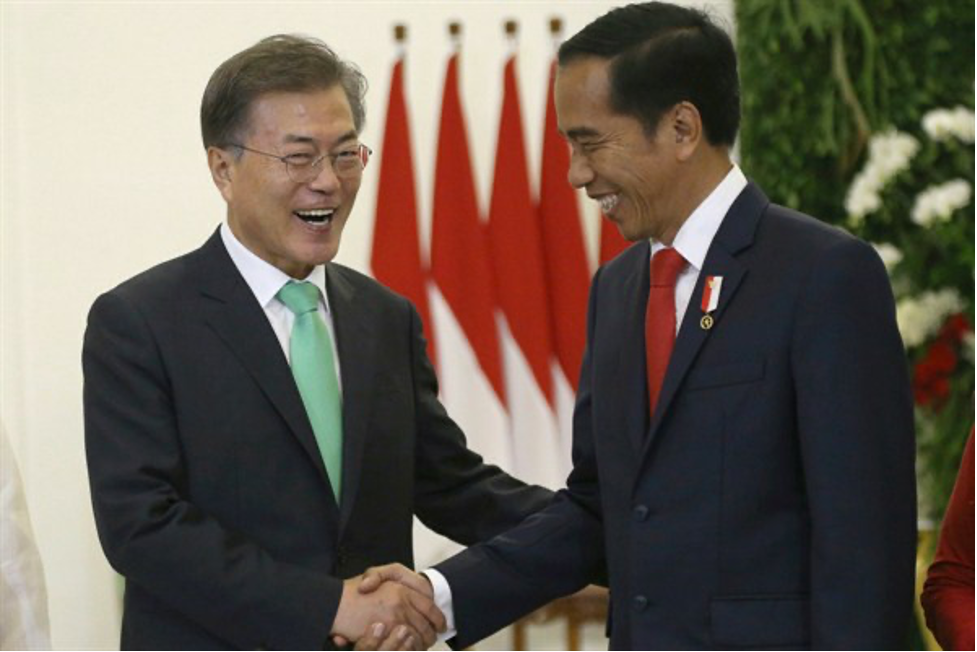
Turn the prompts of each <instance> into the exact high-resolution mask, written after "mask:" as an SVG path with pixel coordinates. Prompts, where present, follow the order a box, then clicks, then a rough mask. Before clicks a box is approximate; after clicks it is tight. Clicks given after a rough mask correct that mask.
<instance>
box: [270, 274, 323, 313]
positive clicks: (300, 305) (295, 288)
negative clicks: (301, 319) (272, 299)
mask: <svg viewBox="0 0 977 652" xmlns="http://www.w3.org/2000/svg"><path fill="white" fill-rule="evenodd" d="M278 299H279V301H281V302H282V303H284V304H285V305H286V306H287V307H288V309H289V310H291V311H292V312H294V313H295V316H296V317H297V316H299V315H304V314H305V313H307V312H312V311H313V310H317V309H318V308H319V288H317V287H316V286H314V285H313V284H311V283H309V282H308V281H302V282H296V281H289V282H288V283H286V284H285V285H283V286H282V289H281V290H279V291H278Z"/></svg>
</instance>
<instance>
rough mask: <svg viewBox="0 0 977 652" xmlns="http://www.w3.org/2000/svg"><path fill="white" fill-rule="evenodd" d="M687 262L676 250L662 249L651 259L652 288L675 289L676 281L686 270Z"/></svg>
mask: <svg viewBox="0 0 977 652" xmlns="http://www.w3.org/2000/svg"><path fill="white" fill-rule="evenodd" d="M685 265H686V262H685V259H684V258H682V254H680V253H679V252H678V251H676V250H675V249H672V248H671V247H669V248H668V249H662V250H660V251H659V252H658V253H656V254H655V255H654V256H652V257H651V285H652V287H674V286H675V279H677V278H678V275H679V273H680V272H681V271H682V269H684V268H685Z"/></svg>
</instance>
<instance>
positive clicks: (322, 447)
mask: <svg viewBox="0 0 977 652" xmlns="http://www.w3.org/2000/svg"><path fill="white" fill-rule="evenodd" d="M278 299H279V300H280V301H281V302H282V303H284V304H285V305H286V306H287V307H288V309H289V310H291V311H292V312H293V313H295V323H294V324H293V325H292V336H291V339H290V342H289V354H290V357H291V360H292V375H293V376H294V377H295V384H296V385H298V388H299V393H300V394H301V395H302V402H303V403H304V404H305V411H306V413H307V414H308V415H309V422H310V423H311V424H312V431H313V432H314V433H315V440H316V443H317V444H318V445H319V453H320V454H321V455H322V461H323V462H325V464H326V471H327V472H328V473H329V483H330V484H331V485H332V491H333V494H334V495H335V496H336V502H337V503H338V502H339V488H340V487H341V486H342V471H343V412H342V410H343V408H342V404H341V402H340V399H339V382H338V380H337V378H336V365H335V362H334V361H333V354H332V340H331V339H330V338H329V330H328V329H327V328H326V325H325V323H323V321H322V319H321V318H320V317H319V289H318V288H317V287H316V286H314V285H313V284H311V283H308V282H302V283H296V282H295V281H289V282H288V283H286V284H285V285H284V286H282V289H281V290H279V291H278Z"/></svg>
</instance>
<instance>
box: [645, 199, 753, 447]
mask: <svg viewBox="0 0 977 652" xmlns="http://www.w3.org/2000/svg"><path fill="white" fill-rule="evenodd" d="M769 203H770V201H769V200H768V199H767V198H766V196H764V194H763V192H761V191H760V189H759V188H757V187H756V186H755V185H754V184H752V183H750V184H748V185H747V186H746V188H744V189H743V192H741V193H740V196H739V197H737V199H736V201H735V202H733V205H732V206H731V207H730V209H729V212H728V213H727V214H726V217H725V218H724V219H723V223H722V225H721V226H720V227H719V231H718V232H717V233H716V236H715V238H713V241H712V244H711V245H710V246H709V252H708V253H707V254H706V260H705V262H704V263H703V265H702V270H701V271H700V272H699V278H698V279H697V280H696V285H695V290H694V291H693V293H692V298H691V299H690V300H689V306H688V308H686V310H685V317H684V318H683V319H682V326H681V328H680V329H679V332H678V336H677V338H676V340H675V348H674V349H673V350H672V357H671V359H670V360H669V363H668V369H667V370H666V372H665V379H664V382H663V383H662V389H661V393H660V394H659V397H658V405H657V407H656V409H655V414H654V416H653V418H652V421H651V426H650V427H649V430H648V436H647V437H646V438H645V440H644V449H643V453H644V454H647V453H648V451H649V450H650V448H651V446H652V442H653V441H654V439H655V437H656V436H657V433H658V430H659V429H660V428H661V425H662V423H663V422H664V421H665V419H666V418H667V415H668V411H669V409H670V408H671V405H672V403H673V402H674V400H675V398H676V395H677V394H678V391H679V389H680V388H681V386H682V381H683V380H684V379H685V377H686V375H688V373H689V370H690V369H691V367H692V365H693V363H694V362H695V359H696V357H697V356H698V354H699V351H700V350H701V349H702V346H703V344H705V342H706V341H707V340H708V339H709V336H710V335H711V334H712V333H713V332H714V331H716V330H717V329H720V328H722V327H723V314H724V313H725V312H726V308H727V307H728V306H729V304H730V303H732V302H733V300H734V298H735V295H736V290H737V289H738V288H739V286H740V283H741V282H742V281H743V278H744V277H745V276H746V273H747V268H746V267H745V266H744V265H743V264H742V263H741V262H739V261H738V260H737V259H736V255H737V254H739V253H740V252H741V251H742V250H744V249H746V248H748V247H749V246H750V245H751V244H753V236H754V233H755V232H756V226H757V223H758V221H759V219H760V215H761V214H762V213H763V210H764V209H765V208H766V206H767V204H769ZM707 276H722V277H723V286H722V292H721V293H720V297H719V305H718V306H717V308H716V310H715V311H714V312H713V313H712V315H713V319H714V325H713V327H712V328H711V329H709V330H706V329H703V328H702V327H701V326H700V324H699V322H700V319H701V318H702V315H703V313H702V308H701V305H702V292H703V287H704V285H705V279H706V277H707ZM642 341H644V339H643V338H642ZM645 405H647V402H646V403H645Z"/></svg>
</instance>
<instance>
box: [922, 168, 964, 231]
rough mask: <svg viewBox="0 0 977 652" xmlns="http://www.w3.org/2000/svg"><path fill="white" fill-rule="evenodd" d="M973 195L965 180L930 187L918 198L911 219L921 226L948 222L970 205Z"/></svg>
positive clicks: (955, 180) (954, 180)
mask: <svg viewBox="0 0 977 652" xmlns="http://www.w3.org/2000/svg"><path fill="white" fill-rule="evenodd" d="M971 194H972V189H971V187H970V184H969V183H968V182H967V181H965V180H964V179H953V180H952V181H947V182H946V183H942V184H939V185H935V186H930V187H929V188H927V189H926V190H924V191H923V192H921V193H919V195H917V196H916V201H915V202H913V208H912V212H911V213H910V217H912V220H913V222H915V223H916V224H919V225H920V226H930V225H932V224H933V223H934V222H936V221H940V222H946V221H947V220H949V219H950V217H951V216H952V215H953V213H954V212H955V211H958V210H960V209H961V208H964V207H966V206H967V205H968V204H969V203H970V197H971Z"/></svg>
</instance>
